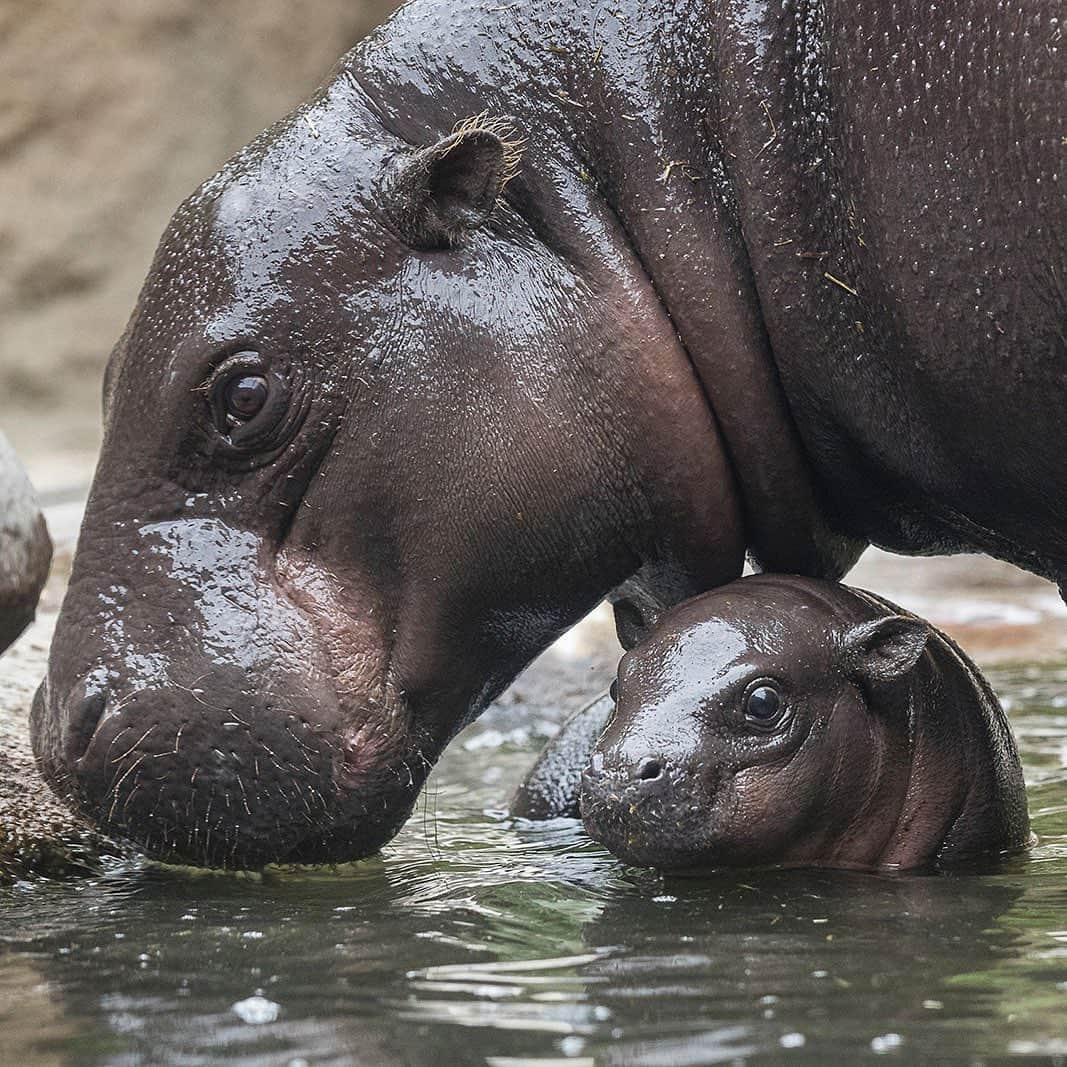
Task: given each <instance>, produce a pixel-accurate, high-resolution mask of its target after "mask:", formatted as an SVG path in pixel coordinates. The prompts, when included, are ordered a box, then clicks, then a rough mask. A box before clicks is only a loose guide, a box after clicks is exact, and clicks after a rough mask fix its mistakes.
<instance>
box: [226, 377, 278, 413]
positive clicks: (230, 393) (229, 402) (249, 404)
mask: <svg viewBox="0 0 1067 1067" xmlns="http://www.w3.org/2000/svg"><path fill="white" fill-rule="evenodd" d="M269 395H270V383H269V382H268V381H267V379H266V378H265V377H263V375H262V374H237V375H235V376H234V377H232V378H231V379H230V380H229V381H228V382H226V384H225V385H224V386H223V389H222V404H223V408H224V410H225V412H226V415H227V417H228V418H230V419H233V420H234V422H248V420H249V419H254V418H255V417H256V416H257V415H258V414H259V413H260V412H261V411H262V410H263V408H264V407H265V406H266V403H267V397H268V396H269Z"/></svg>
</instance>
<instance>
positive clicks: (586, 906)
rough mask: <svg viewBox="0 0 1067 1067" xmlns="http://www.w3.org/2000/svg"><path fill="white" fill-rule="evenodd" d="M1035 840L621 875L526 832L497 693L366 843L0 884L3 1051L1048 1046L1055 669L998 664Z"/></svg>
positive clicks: (1057, 900) (503, 1060)
mask: <svg viewBox="0 0 1067 1067" xmlns="http://www.w3.org/2000/svg"><path fill="white" fill-rule="evenodd" d="M991 676H992V678H993V681H994V684H995V685H996V686H997V688H998V690H999V691H1000V692H1001V693H1002V695H1003V696H1004V697H1005V698H1006V703H1007V704H1008V706H1009V708H1010V711H1011V717H1012V721H1013V723H1014V726H1015V729H1016V732H1017V735H1018V737H1019V739H1020V744H1021V747H1022V750H1023V753H1024V758H1025V762H1026V767H1027V774H1028V780H1029V782H1030V804H1031V813H1032V816H1033V823H1034V829H1035V830H1036V831H1037V833H1038V834H1039V835H1040V836H1041V839H1042V840H1041V844H1040V845H1039V846H1038V847H1037V848H1036V849H1035V850H1034V852H1033V853H1032V854H1031V855H1030V856H1029V857H1028V858H1025V859H1016V860H1013V861H1011V862H1010V863H1009V864H1008V865H1007V866H1006V867H1005V868H1004V869H1002V870H1000V871H998V872H997V873H995V874H986V875H981V876H979V875H955V876H951V877H949V876H935V877H876V876H869V875H859V874H846V873H829V872H822V873H818V872H815V873H813V872H776V873H755V872H748V873H731V874H724V875H722V876H721V877H719V878H717V879H714V880H709V881H704V882H691V881H664V880H663V879H662V878H660V877H658V876H656V875H653V874H651V873H648V872H635V871H628V870H624V869H622V868H620V867H619V866H618V865H617V864H616V863H615V862H614V861H613V860H612V859H611V858H610V856H608V855H607V854H606V853H604V852H603V851H601V850H600V849H598V848H597V847H595V846H593V845H591V844H589V843H588V842H586V841H585V840H584V839H583V837H582V835H581V832H580V830H579V829H578V828H577V827H576V826H575V825H573V824H562V823H561V824H555V825H552V826H549V827H548V828H530V827H524V826H522V825H517V824H516V823H514V822H513V821H510V820H509V819H507V818H506V817H505V815H504V814H503V811H502V809H503V807H504V805H505V800H506V797H507V793H508V790H509V788H510V786H511V785H512V784H513V783H514V782H516V781H517V780H518V778H519V776H520V775H521V772H522V770H523V769H524V768H525V767H526V766H527V765H528V763H529V761H530V758H531V756H532V753H533V751H534V750H535V749H536V748H537V746H538V744H539V739H538V738H537V737H536V736H527V734H526V731H524V730H522V729H519V730H515V729H514V728H515V726H516V719H515V714H516V712H515V709H511V710H510V711H509V712H491V713H490V715H489V716H488V717H487V718H486V719H484V720H483V722H482V723H481V724H479V725H478V726H476V727H475V728H473V729H472V730H471V731H470V732H469V733H468V734H465V735H464V736H463V737H462V738H460V740H459V741H458V742H457V743H456V745H455V747H454V750H453V751H452V752H451V753H450V755H449V757H448V758H447V759H446V761H445V762H444V763H443V764H442V767H441V768H440V770H439V772H438V774H437V775H436V778H435V782H434V786H433V788H432V789H431V790H430V792H429V793H428V795H427V797H426V798H425V804H424V806H423V807H422V808H421V809H420V812H419V814H418V815H417V816H416V818H414V819H413V820H412V822H411V823H410V824H409V826H408V828H407V829H406V830H405V832H404V833H403V834H402V836H401V837H400V838H399V839H398V840H397V842H396V843H395V844H394V845H393V846H391V847H390V848H389V849H388V851H387V852H386V854H385V855H384V856H383V857H382V859H380V860H377V861H374V862H369V863H366V864H362V865H359V866H358V867H353V868H349V869H346V870H344V871H338V872H316V873H299V874H294V873H269V874H267V875H265V876H261V877H260V876H255V877H233V876H224V875H209V874H196V873H192V872H188V871H182V870H171V869H166V868H162V867H158V866H145V867H140V868H131V867H129V866H127V867H125V868H120V869H116V870H114V871H112V872H110V873H109V874H108V875H107V876H105V877H101V878H98V879H95V880H93V881H91V882H85V883H80V884H77V883H75V884H43V885H42V884H35V885H32V886H31V885H24V886H19V887H16V888H15V889H13V890H10V891H5V895H6V899H4V900H3V901H2V902H0V904H2V912H0V914H2V918H0V952H2V962H0V1012H2V1015H0V1027H2V1031H0V1034H2V1037H0V1043H2V1049H3V1054H2V1060H3V1062H4V1063H10V1064H22V1063H42V1062H72V1061H77V1062H91V1063H113V1064H141V1063H145V1064H148V1063H153V1064H154V1063H175V1064H198V1063H209V1062H217V1061H219V1060H227V1061H229V1060H233V1061H235V1062H245V1063H256V1064H261V1063H262V1064H274V1063H277V1064H297V1063H346V1064H347V1063H354V1064H386V1065H388V1064H431V1065H445V1064H452V1063H475V1064H478V1063H486V1064H491V1065H496V1067H505V1065H517V1064H535V1063H536V1064H562V1063H568V1064H593V1063H596V1064H643V1065H650V1067H651V1065H663V1067H683V1065H688V1064H705V1063H720V1062H721V1063H734V1062H768V1061H772V1060H773V1061H782V1062H794V1063H808V1062H822V1063H827V1062H833V1063H856V1062H864V1061H875V1060H881V1059H883V1058H885V1057H896V1058H897V1059H898V1060H900V1061H906V1062H911V1063H916V1062H918V1063H956V1062H958V1063H974V1064H979V1063H981V1064H993V1063H997V1062H1000V1061H1001V1060H1003V1059H1006V1058H1011V1057H1028V1058H1030V1059H1031V1060H1032V1061H1033V1062H1050V1063H1067V669H1064V668H1061V669H1051V668H1047V667H1046V668H1041V669H1034V670H1031V671H1016V672H1011V673H1008V672H1004V671H1001V672H999V673H996V672H994V673H993V674H992V675H991Z"/></svg>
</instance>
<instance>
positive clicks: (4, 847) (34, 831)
mask: <svg viewBox="0 0 1067 1067" xmlns="http://www.w3.org/2000/svg"><path fill="white" fill-rule="evenodd" d="M26 715H27V709H26V708H25V707H21V708H19V709H17V710H15V711H12V710H11V709H9V708H6V707H5V708H0V884H7V883H10V882H14V881H17V880H18V879H21V878H27V877H30V876H44V877H67V876H70V875H76V874H87V873H90V872H92V871H94V870H97V869H98V868H99V864H100V859H101V857H103V856H105V855H117V854H118V853H119V851H120V850H119V847H118V846H116V845H115V844H114V843H113V842H111V841H109V840H108V839H107V838H105V837H104V836H103V835H102V834H99V833H97V832H96V831H95V830H93V829H92V828H91V827H89V826H87V825H86V824H85V823H83V822H82V821H81V820H80V819H78V818H77V817H76V816H74V815H73V814H72V813H71V812H70V811H68V810H67V808H66V807H65V806H64V805H63V803H62V802H61V801H60V800H59V799H58V798H57V797H56V796H55V795H54V794H53V793H52V791H51V790H50V789H49V788H48V786H47V785H45V783H44V780H43V779H42V778H41V777H40V775H39V774H38V773H37V768H36V766H35V765H34V760H33V753H32V752H31V751H30V740H29V727H28V724H27V719H26Z"/></svg>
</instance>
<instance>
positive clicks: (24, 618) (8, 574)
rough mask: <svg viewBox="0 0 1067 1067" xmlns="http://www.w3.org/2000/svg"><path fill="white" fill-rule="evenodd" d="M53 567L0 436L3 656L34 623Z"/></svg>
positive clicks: (44, 531)
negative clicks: (40, 599) (9, 646)
mask: <svg viewBox="0 0 1067 1067" xmlns="http://www.w3.org/2000/svg"><path fill="white" fill-rule="evenodd" d="M51 563H52V539H51V538H50V537H49V536H48V527H47V526H46V525H45V521H44V516H43V515H42V514H41V508H40V505H39V504H38V502H37V494H36V493H35V492H34V490H33V486H32V485H31V484H30V480H29V478H27V477H26V472H25V471H24V470H23V469H22V464H21V463H20V462H19V458H18V456H17V455H16V454H15V450H14V449H13V448H12V447H11V444H10V443H9V441H8V439H7V438H6V437H5V436H4V435H3V434H2V433H0V652H2V651H3V650H4V649H5V648H7V646H8V645H10V644H11V642H12V641H14V640H15V638H16V637H18V636H19V634H21V633H22V631H23V630H25V629H26V627H27V626H28V625H29V624H30V623H31V622H32V621H33V616H34V612H35V611H36V610H37V600H38V598H39V597H40V595H41V590H42V589H43V588H44V583H45V580H46V579H47V577H48V569H49V567H50V566H51Z"/></svg>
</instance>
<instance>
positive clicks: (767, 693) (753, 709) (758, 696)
mask: <svg viewBox="0 0 1067 1067" xmlns="http://www.w3.org/2000/svg"><path fill="white" fill-rule="evenodd" d="M784 717H785V701H784V700H783V699H782V694H781V693H779V692H778V690H777V689H775V687H774V686H773V685H767V684H766V683H764V684H762V685H757V686H756V687H755V688H754V689H750V690H749V693H748V696H747V697H745V719H746V720H747V721H748V722H749V723H750V724H751V725H753V726H756V727H759V728H760V729H761V730H767V729H770V728H772V727H774V726H777V725H778V724H779V723H780V722H781V721H782V719H783V718H784Z"/></svg>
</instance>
